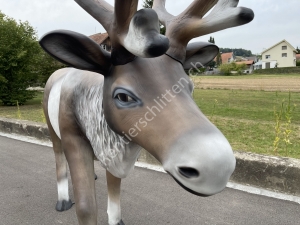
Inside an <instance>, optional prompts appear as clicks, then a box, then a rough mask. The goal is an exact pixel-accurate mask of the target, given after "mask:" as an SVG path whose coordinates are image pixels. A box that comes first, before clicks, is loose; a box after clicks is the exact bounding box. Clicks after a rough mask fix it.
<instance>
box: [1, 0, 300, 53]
mask: <svg viewBox="0 0 300 225" xmlns="http://www.w3.org/2000/svg"><path fill="white" fill-rule="evenodd" d="M108 2H110V3H111V4H113V0H108ZM142 2H143V1H142V0H140V7H141V5H142ZM191 2H192V0H167V9H168V11H169V12H170V13H173V14H175V15H177V14H179V13H180V12H181V11H182V10H183V9H184V8H186V7H187V6H188V4H189V3H191ZM239 6H245V7H249V8H251V9H253V11H254V13H255V19H254V20H253V21H252V22H251V23H249V24H247V25H244V26H241V27H236V28H230V29H227V30H223V31H219V32H217V33H213V34H211V36H213V37H214V38H215V40H216V44H217V45H218V46H219V47H223V48H225V47H227V48H244V49H248V50H251V51H252V53H261V52H262V51H263V50H264V49H265V48H269V47H271V46H272V45H274V44H276V43H278V42H279V41H281V40H283V39H286V40H287V41H288V42H290V43H291V44H292V45H293V46H294V47H295V48H296V47H297V46H299V48H300V21H299V9H300V0H284V1H281V0H240V3H239ZM0 10H1V11H2V12H3V13H4V14H6V15H8V16H10V17H13V18H14V19H17V20H22V21H28V22H29V23H30V24H31V25H32V26H33V27H34V28H36V30H37V31H38V34H39V37H41V36H42V35H43V34H45V33H46V32H48V31H51V30H55V29H68V30H73V31H76V32H79V33H83V34H85V35H91V34H94V33H95V32H97V33H98V32H104V29H103V28H102V26H101V25H100V24H99V23H98V22H96V21H95V20H94V19H93V18H92V17H91V16H89V15H88V14H87V13H86V12H85V11H84V10H83V9H81V8H80V7H79V6H78V5H77V4H76V2H75V1H73V0H48V1H47V0H0ZM209 36H210V35H208V36H202V37H200V38H197V40H201V41H207V40H208V39H209ZM192 41H195V40H192Z"/></svg>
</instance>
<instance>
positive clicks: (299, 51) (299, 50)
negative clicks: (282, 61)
mask: <svg viewBox="0 0 300 225" xmlns="http://www.w3.org/2000/svg"><path fill="white" fill-rule="evenodd" d="M296 51H297V54H300V49H299V48H298V46H297V49H296Z"/></svg>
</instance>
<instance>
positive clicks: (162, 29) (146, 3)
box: [143, 0, 166, 35]
mask: <svg viewBox="0 0 300 225" xmlns="http://www.w3.org/2000/svg"><path fill="white" fill-rule="evenodd" d="M152 6H153V0H144V3H143V7H144V8H148V9H152ZM159 26H160V33H161V34H162V35H165V34H166V28H165V27H164V25H162V24H161V23H159Z"/></svg>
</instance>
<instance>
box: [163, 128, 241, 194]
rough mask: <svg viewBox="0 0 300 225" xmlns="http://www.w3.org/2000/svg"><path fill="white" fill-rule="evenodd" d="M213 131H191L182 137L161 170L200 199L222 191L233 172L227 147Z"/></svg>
mask: <svg viewBox="0 0 300 225" xmlns="http://www.w3.org/2000/svg"><path fill="white" fill-rule="evenodd" d="M213 131H214V132H211V133H206V134H203V133H202V134H201V133H200V132H199V131H198V132H197V131H194V132H193V133H192V134H191V133H190V134H188V135H185V136H183V137H181V138H180V139H178V140H177V141H176V142H175V143H174V145H173V146H172V147H171V149H170V151H169V154H168V157H167V158H166V160H165V161H164V162H163V167H164V169H165V170H166V171H167V172H168V173H169V174H170V175H171V176H172V177H173V178H174V179H175V181H176V182H177V183H178V184H180V185H181V186H182V187H183V188H184V189H186V190H188V191H189V192H191V193H193V194H196V195H200V196H210V195H214V194H217V193H219V192H221V191H222V190H223V189H224V188H225V187H226V184H227V182H228V181H229V178H230V176H231V174H232V173H233V171H234V169H235V163H236V161H235V157H234V154H233V151H232V149H231V146H230V144H229V143H228V141H227V139H226V138H225V137H224V136H223V134H222V133H221V132H220V131H219V130H217V128H215V130H213ZM199 133H200V134H201V135H200V134H199Z"/></svg>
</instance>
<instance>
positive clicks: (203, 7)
mask: <svg viewBox="0 0 300 225" xmlns="http://www.w3.org/2000/svg"><path fill="white" fill-rule="evenodd" d="M165 2H166V0H155V1H154V7H153V8H154V9H155V10H156V12H157V13H158V15H159V18H160V20H161V22H162V23H163V24H164V25H165V26H166V30H167V32H166V36H167V37H169V39H170V48H169V50H168V52H167V54H168V55H169V56H171V57H172V58H174V59H176V60H178V61H180V62H183V61H184V60H185V49H186V46H187V44H188V42H189V41H190V40H191V39H193V38H195V37H199V36H203V35H206V34H209V33H213V32H216V31H220V30H223V29H226V28H230V27H235V26H240V25H243V24H246V23H249V22H250V21H252V19H253V18H254V13H253V11H252V10H251V9H248V8H244V7H237V5H238V3H239V0H194V2H192V3H191V5H190V6H189V7H188V8H187V9H186V10H185V11H184V12H183V13H181V14H180V15H178V16H177V17H174V16H172V15H171V14H169V13H168V12H167V11H166V9H165ZM214 5H215V8H214V9H213V10H212V12H211V13H210V14H209V15H208V16H206V17H204V15H205V14H206V13H207V12H208V11H209V10H210V9H211V8H212V7H213V6H214ZM203 17H204V18H203Z"/></svg>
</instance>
